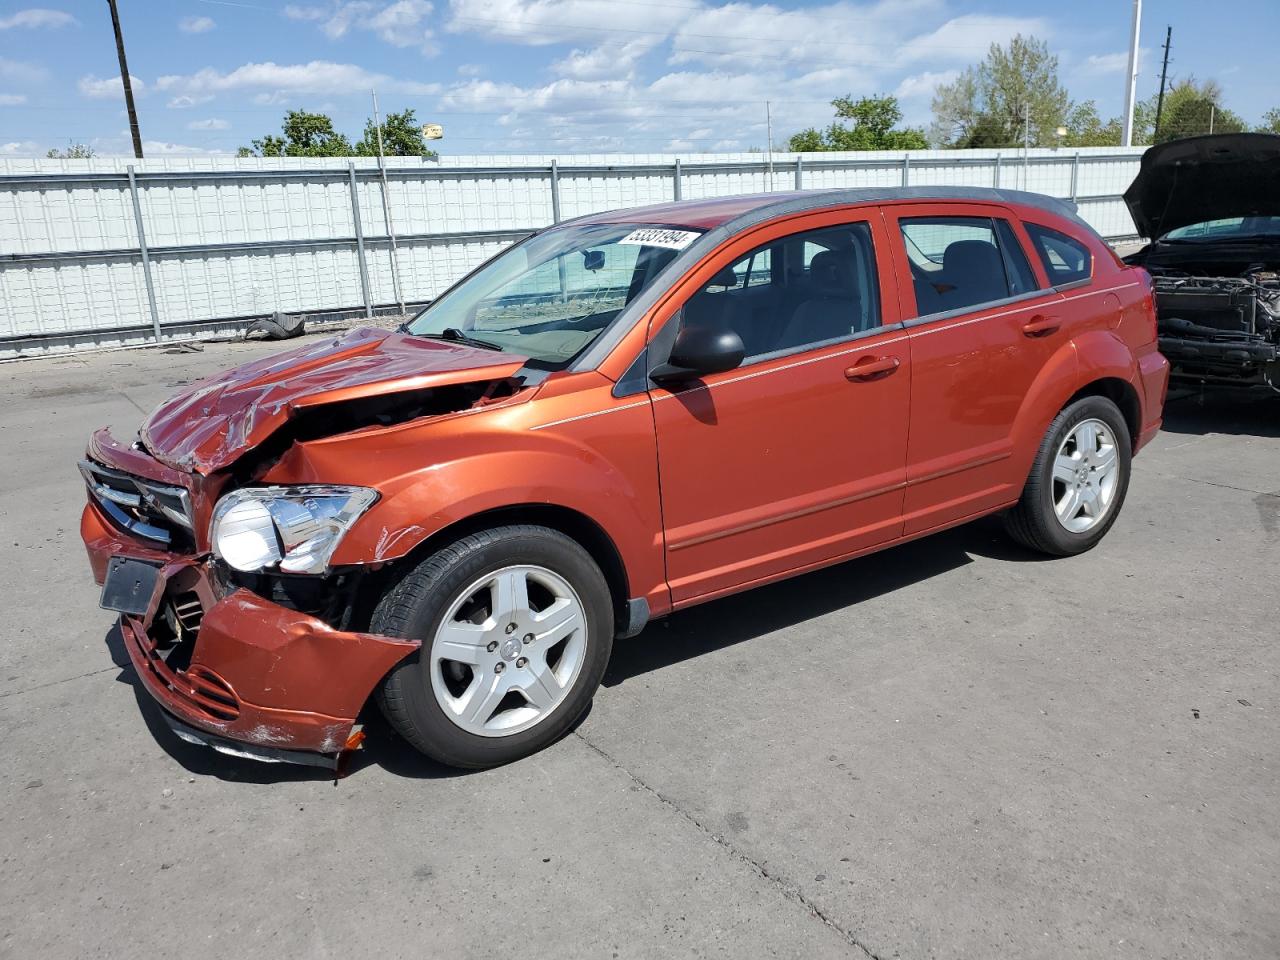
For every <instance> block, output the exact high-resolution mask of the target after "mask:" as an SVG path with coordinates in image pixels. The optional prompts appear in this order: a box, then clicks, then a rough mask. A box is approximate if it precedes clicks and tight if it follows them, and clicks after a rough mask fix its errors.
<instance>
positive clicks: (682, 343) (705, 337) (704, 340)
mask: <svg viewBox="0 0 1280 960" xmlns="http://www.w3.org/2000/svg"><path fill="white" fill-rule="evenodd" d="M746 354H747V350H746V347H744V346H743V344H742V338H741V337H740V336H738V335H737V334H736V333H734V332H733V331H732V330H711V329H708V328H707V327H698V326H693V327H684V328H682V329H681V330H680V333H679V334H678V335H677V336H676V342H675V345H674V346H673V347H672V348H671V359H670V360H668V361H667V362H666V363H663V364H660V365H659V366H657V367H655V368H654V369H653V370H651V371H650V372H649V377H650V379H652V380H654V381H656V382H658V383H678V382H680V381H681V380H696V379H697V378H698V377H701V376H705V375H706V374H709V373H723V372H724V371H726V370H732V369H734V368H735V367H737V366H739V365H741V363H742V359H743V357H745V356H746Z"/></svg>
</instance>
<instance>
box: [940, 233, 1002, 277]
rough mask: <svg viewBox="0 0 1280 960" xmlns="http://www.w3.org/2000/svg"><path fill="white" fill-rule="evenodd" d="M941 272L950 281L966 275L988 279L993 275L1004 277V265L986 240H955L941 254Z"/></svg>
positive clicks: (997, 251) (993, 245) (992, 245)
mask: <svg viewBox="0 0 1280 960" xmlns="http://www.w3.org/2000/svg"><path fill="white" fill-rule="evenodd" d="M942 270H943V272H944V273H946V274H947V275H948V277H949V278H951V279H957V280H958V279H960V278H962V277H964V276H966V275H973V276H974V277H975V279H976V278H977V277H988V276H991V275H992V274H993V273H998V274H1000V275H1001V276H1003V275H1004V264H1003V263H1002V262H1001V260H1000V251H999V250H997V249H996V247H995V244H993V243H989V242H987V241H986V240H955V241H953V242H951V243H949V244H947V249H946V251H945V252H944V253H943V254H942Z"/></svg>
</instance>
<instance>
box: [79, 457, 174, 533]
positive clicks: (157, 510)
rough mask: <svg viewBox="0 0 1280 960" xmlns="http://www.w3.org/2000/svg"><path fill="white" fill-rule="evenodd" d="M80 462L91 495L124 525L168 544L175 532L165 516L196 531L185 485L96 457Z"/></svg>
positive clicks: (110, 515) (108, 514)
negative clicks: (133, 471) (117, 466)
mask: <svg viewBox="0 0 1280 960" xmlns="http://www.w3.org/2000/svg"><path fill="white" fill-rule="evenodd" d="M78 466H79V468H80V473H81V474H82V475H83V476H84V479H85V483H86V484H88V487H89V495H90V496H92V497H93V499H94V501H95V502H96V503H97V504H98V506H100V507H101V508H102V510H103V512H104V513H106V514H107V516H108V517H110V518H111V520H112V522H113V523H115V524H116V525H117V526H119V527H121V528H122V529H124V530H128V531H129V532H130V533H134V534H137V535H138V536H140V537H144V538H145V539H147V540H154V541H155V542H156V543H162V544H164V545H166V546H168V545H169V544H170V543H172V541H173V536H172V534H171V533H170V531H169V530H166V529H165V528H164V527H163V526H162V525H161V523H162V522H163V521H164V520H168V521H169V522H170V523H171V524H173V525H175V526H177V527H182V528H183V529H185V530H187V531H194V528H195V524H194V522H193V521H192V511H191V494H190V493H189V492H188V491H187V490H186V489H185V488H183V487H175V486H170V485H169V484H164V483H156V482H155V481H152V480H147V479H145V478H143V477H135V476H133V475H132V474H128V473H124V472H123V471H120V470H113V469H111V468H110V467H104V466H103V465H102V464H100V463H94V462H93V461H92V460H81V461H80V462H79V464H78ZM157 521H159V522H157Z"/></svg>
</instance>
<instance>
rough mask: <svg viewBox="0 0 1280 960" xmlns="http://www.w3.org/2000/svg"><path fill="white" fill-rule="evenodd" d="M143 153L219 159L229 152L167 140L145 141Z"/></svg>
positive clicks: (143, 142)
mask: <svg viewBox="0 0 1280 960" xmlns="http://www.w3.org/2000/svg"><path fill="white" fill-rule="evenodd" d="M142 152H143V153H144V154H146V155H147V156H157V155H158V156H165V157H209V156H213V157H217V156H225V155H226V154H227V153H228V152H229V151H226V150H218V149H216V148H213V147H193V146H189V145H187V144H185V143H170V142H168V141H167V140H143V141H142ZM104 155H105V154H104Z"/></svg>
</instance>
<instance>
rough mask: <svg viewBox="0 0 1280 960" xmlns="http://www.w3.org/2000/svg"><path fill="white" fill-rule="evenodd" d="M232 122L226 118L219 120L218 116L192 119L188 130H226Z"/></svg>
mask: <svg viewBox="0 0 1280 960" xmlns="http://www.w3.org/2000/svg"><path fill="white" fill-rule="evenodd" d="M230 126H231V124H230V123H228V122H227V121H226V120H219V119H218V118H217V117H210V118H209V119H207V120H192V121H191V122H190V123H188V124H187V129H188V130H226V129H228V128H230Z"/></svg>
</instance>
